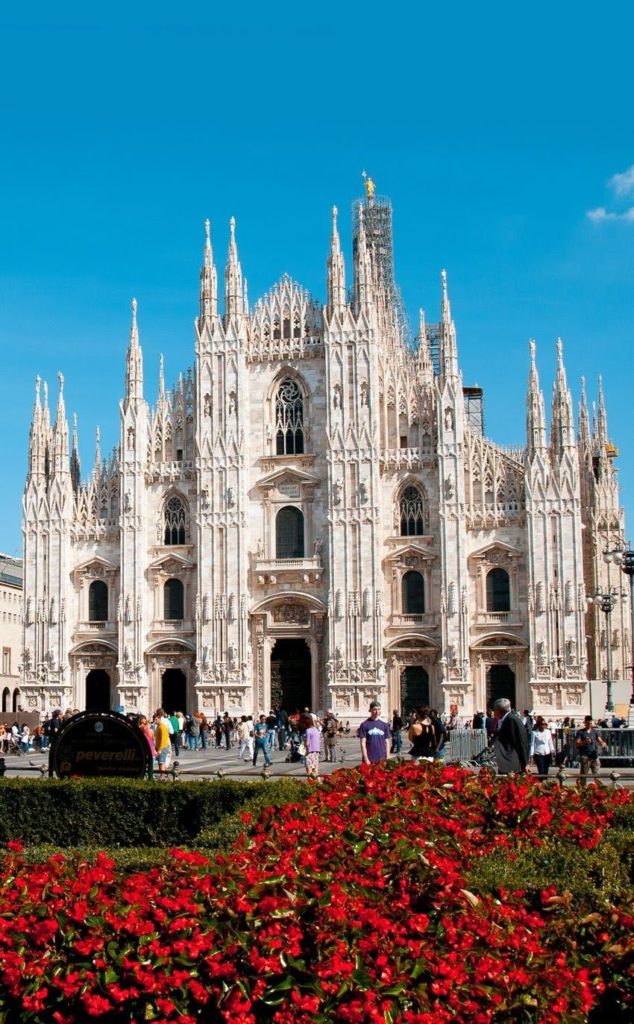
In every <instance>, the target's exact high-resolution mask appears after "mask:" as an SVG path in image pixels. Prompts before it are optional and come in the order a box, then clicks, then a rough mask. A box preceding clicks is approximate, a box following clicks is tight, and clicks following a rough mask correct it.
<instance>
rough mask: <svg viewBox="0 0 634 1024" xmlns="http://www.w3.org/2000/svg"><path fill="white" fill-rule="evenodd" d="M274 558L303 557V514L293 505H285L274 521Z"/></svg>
mask: <svg viewBox="0 0 634 1024" xmlns="http://www.w3.org/2000/svg"><path fill="white" fill-rule="evenodd" d="M275 557H276V558H303V557H304V514H303V512H302V511H301V510H300V509H298V508H295V506H294V505H285V506H284V508H281V509H280V511H279V512H278V513H277V519H276V520H275Z"/></svg>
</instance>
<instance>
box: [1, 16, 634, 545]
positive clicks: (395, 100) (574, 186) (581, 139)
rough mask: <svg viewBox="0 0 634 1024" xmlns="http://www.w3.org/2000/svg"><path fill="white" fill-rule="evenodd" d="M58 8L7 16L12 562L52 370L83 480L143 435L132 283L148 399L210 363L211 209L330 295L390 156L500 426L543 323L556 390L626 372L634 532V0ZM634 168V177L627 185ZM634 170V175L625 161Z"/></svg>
mask: <svg viewBox="0 0 634 1024" xmlns="http://www.w3.org/2000/svg"><path fill="white" fill-rule="evenodd" d="M591 6H592V8H594V9H593V10H590V11H589V13H583V11H582V9H581V7H580V5H578V4H572V3H557V4H552V3H550V4H545V3H541V2H535V3H531V4H530V5H527V4H526V5H510V4H508V3H506V4H480V5H473V4H463V3H451V2H449V3H445V4H444V5H440V4H437V3H434V4H421V5H418V6H415V5H413V4H411V5H410V4H404V3H400V2H398V0H397V2H395V3H392V4H391V5H389V6H380V7H374V6H373V5H369V4H366V5H364V6H358V7H357V6H356V5H354V6H353V5H347V4H345V3H344V4H342V3H339V4H333V3H331V2H330V0H325V2H323V3H321V4H320V5H311V6H302V5H298V4H296V3H293V4H291V3H274V4H270V5H257V6H254V5H251V4H249V3H243V4H241V5H239V6H235V7H234V8H232V9H229V8H225V7H223V8H222V9H219V8H217V7H216V6H215V5H212V4H209V3H207V4H204V5H203V4H197V3H190V4H188V5H182V6H181V8H177V7H174V8H173V9H167V8H164V7H161V6H160V5H157V4H154V5H152V6H144V5H142V4H133V5H131V7H130V8H128V7H127V6H123V5H120V4H117V3H111V4H109V5H107V6H106V7H100V8H90V7H89V6H88V5H81V6H76V7H75V6H73V5H72V4H64V3H61V4H59V5H56V6H54V5H50V6H39V5H38V4H37V3H36V4H31V5H29V6H28V7H27V8H25V11H26V13H25V14H19V13H17V12H16V11H15V10H14V11H13V12H12V13H11V14H7V13H6V12H5V13H4V14H3V15H2V16H0V89H1V95H2V106H1V111H2V113H1V123H0V175H1V179H2V188H1V189H0V351H1V352H2V363H1V365H0V429H1V431H2V437H3V439H4V446H3V460H2V479H3V489H2V494H3V516H2V520H1V521H0V550H2V551H5V552H9V553H12V554H15V553H18V554H19V553H20V551H21V533H20V515H21V512H20V501H21V493H22V489H23V484H24V475H25V469H26V448H27V440H28V428H29V422H30V416H31V408H32V402H33V382H34V378H35V375H36V373H39V374H40V375H41V376H42V377H43V378H44V379H48V381H49V385H50V388H51V392H52V401H53V403H54V402H55V400H56V392H57V382H56V374H57V371H58V370H62V371H63V372H64V375H65V378H66V386H65V396H66V402H67V409H68V411H69V413H71V412H72V411H73V410H76V411H77V413H78V417H79V432H80V448H81V455H82V464H83V465H82V468H83V471H84V473H88V472H89V470H90V468H91V466H92V456H93V450H94V430H95V426H96V425H97V424H100V426H101V432H102V448H103V450H104V451H106V450H107V449H109V448H110V447H112V446H113V445H114V444H115V443H116V441H117V438H118V401H119V398H120V397H121V392H122V386H123V376H124V357H125V349H126V345H127V338H128V329H129V308H130V299H131V297H132V296H133V295H134V296H136V297H137V299H138V301H139V328H140V332H141V343H142V346H143V351H144V357H145V371H146V394H147V395H148V397H150V399H151V400H153V398H154V394H155V388H156V380H157V374H158V360H159V353H161V352H163V353H164V354H165V368H166V377H167V380H168V382H171V381H173V380H174V379H175V377H176V376H177V374H178V372H179V371H180V370H182V369H185V368H186V367H188V366H190V365H191V364H192V362H193V331H192V321H193V318H194V316H195V314H196V310H197V298H198V295H197V292H198V270H199V264H200V257H201V252H202V244H203V237H204V232H203V222H204V219H205V217H210V218H211V220H212V233H213V241H214V248H215V253H216V259H217V262H218V263H219V264H220V267H222V265H223V264H224V259H225V254H226V245H227V238H228V221H229V217H230V216H232V215H234V216H235V217H236V220H237V239H238V245H239V253H240V258H241V261H242V266H243V270H244V273H245V275H246V277H247V278H248V281H249V294H250V298H251V300H252V301H254V300H255V299H256V298H257V297H258V295H260V294H262V292H264V291H265V290H266V289H268V287H269V286H270V285H271V284H272V283H273V282H274V281H275V280H276V279H277V278H278V277H279V276H280V275H281V274H282V273H283V272H285V271H286V272H288V273H290V274H291V275H292V276H293V277H296V278H297V279H298V280H300V281H301V282H302V284H304V285H305V286H306V287H307V288H309V289H310V290H311V291H312V292H314V293H315V295H316V296H317V297H320V298H323V297H324V294H325V258H326V254H327V246H328V237H329V230H330V214H329V211H330V207H331V206H332V204H333V203H335V204H337V205H338V207H339V209H340V223H341V228H342V236H343V241H344V243H345V244H346V245H347V247H348V252H349V210H350V205H351V203H352V201H353V199H354V198H355V197H356V196H357V195H358V194H359V193H360V187H361V179H360V172H361V170H362V169H364V168H365V169H367V170H368V172H369V173H371V174H372V176H373V178H374V180H375V181H376V183H377V187H378V190H379V192H381V193H382V194H385V195H389V196H390V197H391V199H392V202H393V205H394V234H395V258H396V270H397V277H398V280H399V283H400V285H401V288H402V291H403V294H404V298H405V301H406V303H407V306H408V308H409V309H410V311H411V315H412V319H413V320H415V318H416V311H417V309H418V307H419V306H423V307H424V308H425V310H426V312H427V316H428V319H429V320H434V319H437V318H438V308H439V300H440V285H439V272H440V269H441V268H442V267H446V269H447V272H448V277H449V289H450V297H451V300H452V311H453V314H454V318H455V320H456V323H457V328H458V344H459V354H460V360H461V365H462V368H463V372H464V379H465V383H468V384H473V383H476V382H477V383H478V384H479V385H480V386H482V387H483V388H484V389H485V401H486V407H485V416H486V433H487V434H488V435H489V436H490V437H492V438H493V439H495V440H497V441H498V442H500V443H502V444H509V445H513V444H521V443H522V442H523V440H524V430H525V426H524V422H525V405H524V396H525V390H526V378H527V372H528V339H529V337H531V336H534V337H535V339H536V341H537V354H538V365H539V370H540V375H541V382H542V386H543V388H544V391H545V394H546V401H547V405H548V404H549V401H550V388H551V383H552V379H553V372H554V363H555V339H556V337H557V336H558V335H561V336H562V337H563V339H564V353H565V361H566V366H567V370H568V376H569V382H570V385H571V387H572V389H573V395H574V397H575V401H576V399H577V398H578V394H579V383H578V382H579V377H580V376H581V375H582V374H585V375H586V377H587V380H588V390H589V398H590V399H591V400H592V399H593V398H594V397H596V378H597V375H598V374H599V373H602V374H603V378H604V389H605V395H606V400H607V407H608V424H609V429H610V434H611V436H612V438H613V440H614V441H615V443H616V444H617V445H618V446H619V447H620V449H621V456H620V458H619V460H618V463H617V464H618V466H619V468H620V480H621V486H622V498H623V503H624V505H625V506H626V510H627V514H628V522H629V527H630V528H631V529H632V537H633V538H634V470H633V464H632V446H631V430H630V416H629V413H630V409H629V404H630V401H629V396H628V389H630V390H631V388H632V383H633V380H632V369H633V367H634V360H633V358H632V345H631V342H632V330H633V324H634V288H633V287H632V285H633V280H632V279H633V276H634V260H633V258H632V257H633V251H634V213H631V214H629V215H628V211H629V210H630V209H632V208H634V172H632V171H631V168H632V166H633V165H634V137H633V130H632V128H633V123H634V122H633V119H632V112H631V97H632V86H631V52H630V51H631V38H632V29H633V28H634V24H633V23H634V15H633V14H632V12H631V9H630V8H629V5H627V4H625V3H615V4H612V5H610V6H609V7H605V8H603V9H599V8H597V7H596V6H595V5H591ZM628 172H629V178H628ZM615 176H620V177H616V178H615Z"/></svg>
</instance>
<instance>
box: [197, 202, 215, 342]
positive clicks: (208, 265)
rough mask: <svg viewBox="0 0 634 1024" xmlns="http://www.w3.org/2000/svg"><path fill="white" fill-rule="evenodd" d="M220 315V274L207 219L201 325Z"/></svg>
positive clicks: (202, 279)
mask: <svg viewBox="0 0 634 1024" xmlns="http://www.w3.org/2000/svg"><path fill="white" fill-rule="evenodd" d="M217 316H218V275H217V273H216V266H215V264H214V255H213V250H212V248H211V222H210V221H209V218H207V220H206V221H205V248H204V252H203V265H202V267H201V270H200V326H201V327H202V325H203V323H208V322H209V321H211V320H213V319H215V317H217Z"/></svg>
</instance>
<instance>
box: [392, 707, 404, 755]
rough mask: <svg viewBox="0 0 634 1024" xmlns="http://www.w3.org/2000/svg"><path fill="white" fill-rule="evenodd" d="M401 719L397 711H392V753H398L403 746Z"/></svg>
mask: <svg viewBox="0 0 634 1024" xmlns="http://www.w3.org/2000/svg"><path fill="white" fill-rule="evenodd" d="M402 729H403V719H402V718H401V716H400V715H399V713H398V711H393V712H392V753H393V754H400V752H401V747H402V746H403V735H402Z"/></svg>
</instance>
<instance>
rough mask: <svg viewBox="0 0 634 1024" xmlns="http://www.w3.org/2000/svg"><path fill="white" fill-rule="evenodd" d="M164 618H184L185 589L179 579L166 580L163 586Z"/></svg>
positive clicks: (172, 619)
mask: <svg viewBox="0 0 634 1024" xmlns="http://www.w3.org/2000/svg"><path fill="white" fill-rule="evenodd" d="M163 602H164V618H165V619H168V620H171V621H174V620H175V619H184V618H185V589H184V587H183V584H182V582H181V581H180V580H177V579H171V580H166V582H165V586H164V587H163Z"/></svg>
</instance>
